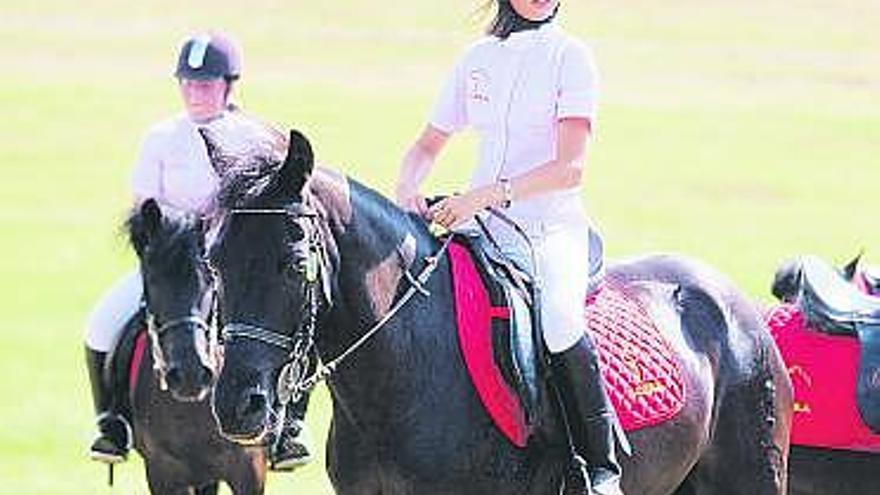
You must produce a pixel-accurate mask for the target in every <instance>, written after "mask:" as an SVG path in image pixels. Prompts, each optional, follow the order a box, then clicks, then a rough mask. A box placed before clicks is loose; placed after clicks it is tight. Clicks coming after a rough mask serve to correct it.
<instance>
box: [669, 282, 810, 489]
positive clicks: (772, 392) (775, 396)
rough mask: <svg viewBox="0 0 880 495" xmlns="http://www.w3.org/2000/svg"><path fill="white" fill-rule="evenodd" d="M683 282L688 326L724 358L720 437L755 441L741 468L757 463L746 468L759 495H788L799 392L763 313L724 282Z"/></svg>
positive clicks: (705, 347)
mask: <svg viewBox="0 0 880 495" xmlns="http://www.w3.org/2000/svg"><path fill="white" fill-rule="evenodd" d="M701 271H702V270H701ZM703 275H706V273H705V272H703ZM705 280H708V282H706V281H705ZM679 282H682V283H683V284H682V285H679V288H678V291H677V296H678V297H677V300H678V303H679V305H680V311H681V318H682V325H683V326H684V327H685V328H686V329H687V331H688V333H689V335H690V336H691V338H692V339H693V342H694V343H695V344H696V345H697V346H698V348H700V350H702V351H704V352H707V353H708V354H709V355H713V354H714V355H715V356H717V366H718V368H717V370H716V372H717V374H718V380H717V381H716V398H717V400H716V402H715V404H714V407H713V418H714V421H713V424H714V425H715V429H716V435H719V436H721V435H724V436H729V438H730V441H731V442H752V444H751V445H742V447H744V448H745V451H746V452H752V453H753V455H751V456H746V457H744V458H743V459H742V460H740V462H741V463H749V462H754V463H756V464H755V465H753V466H748V467H747V466H746V465H744V464H740V467H742V468H747V469H748V470H747V471H746V472H750V473H756V474H758V476H759V477H760V479H756V480H753V482H754V483H756V484H755V485H753V486H755V487H756V489H757V490H759V491H758V492H757V493H785V491H784V490H785V489H786V488H785V487H786V484H787V459H788V445H789V444H788V434H789V431H790V427H791V414H792V413H791V408H792V403H793V397H792V389H791V383H790V381H789V378H788V373H787V372H786V369H785V365H784V363H783V361H782V357H781V355H780V354H779V351H778V349H777V348H776V345H775V343H774V341H773V338H772V336H771V335H770V332H769V329H768V328H767V326H766V323H765V322H764V318H763V316H762V314H761V312H760V310H759V309H758V308H757V307H756V306H755V305H754V304H753V303H752V301H751V300H749V299H747V298H746V297H745V296H744V295H742V294H741V293H740V292H739V291H738V290H737V289H736V288H735V287H734V286H733V284H732V283H730V282H729V281H727V280H726V279H725V278H723V277H720V276H719V277H712V278H710V279H704V277H697V279H694V278H693V276H692V274H689V275H686V276H684V277H682V278H681V279H680V280H679ZM743 432H748V433H747V434H745V435H743Z"/></svg>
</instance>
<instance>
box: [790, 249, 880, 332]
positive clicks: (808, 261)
mask: <svg viewBox="0 0 880 495" xmlns="http://www.w3.org/2000/svg"><path fill="white" fill-rule="evenodd" d="M800 271H801V288H800V292H799V297H798V301H799V304H800V306H801V308H802V309H803V310H804V315H805V316H806V317H807V321H809V322H810V323H811V324H813V325H814V326H815V327H816V328H817V329H819V330H822V331H825V332H827V333H830V334H835V335H841V334H842V335H855V334H856V333H858V327H859V326H865V325H868V326H877V327H880V298H876V297H872V296H868V295H866V294H863V293H861V292H859V290H858V289H857V288H856V287H855V286H854V285H853V284H851V283H849V282H847V281H846V280H844V279H843V277H842V276H841V274H840V272H838V271H837V270H836V269H834V268H833V267H832V266H831V265H829V264H828V263H826V262H825V261H823V260H822V259H820V258H818V257H815V256H804V257H802V258H801V260H800Z"/></svg>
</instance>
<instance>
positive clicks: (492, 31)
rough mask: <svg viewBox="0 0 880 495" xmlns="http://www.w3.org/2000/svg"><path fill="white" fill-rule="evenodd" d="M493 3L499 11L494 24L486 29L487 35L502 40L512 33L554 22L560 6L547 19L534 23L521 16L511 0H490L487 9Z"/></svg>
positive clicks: (493, 20)
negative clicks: (511, 3)
mask: <svg viewBox="0 0 880 495" xmlns="http://www.w3.org/2000/svg"><path fill="white" fill-rule="evenodd" d="M492 3H495V4H497V7H498V10H497V11H496V12H495V18H494V19H492V22H491V23H490V24H489V27H488V28H487V29H486V34H489V35H492V36H497V37H498V38H501V39H506V38H507V37H508V36H510V35H511V34H512V33H515V32H517V31H525V30H528V29H537V28H539V27H541V26H543V25H544V24H546V23H548V22H550V21H552V20H553V18H554V17H556V13H557V12H559V5H557V6H556V10H554V11H553V13H552V14H550V16H549V17H547V18H546V19H543V20H540V21H532V20H529V19H526V18H525V17H523V16H521V15H519V14H518V13H517V12H516V10H514V8H513V6H512V5H510V0H489V2H488V3H487V4H486V8H489V6H490V5H491V4H492Z"/></svg>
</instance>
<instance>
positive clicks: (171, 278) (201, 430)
mask: <svg viewBox="0 0 880 495" xmlns="http://www.w3.org/2000/svg"><path fill="white" fill-rule="evenodd" d="M127 227H128V232H129V237H130V240H131V244H132V246H133V247H134V249H135V251H136V252H137V255H138V258H139V259H140V268H141V273H142V275H143V279H144V293H145V299H146V303H147V307H146V311H147V320H148V326H149V339H150V341H151V343H150V345H151V348H152V352H145V353H144V357H143V361H142V363H141V366H140V368H139V370H138V372H137V381H136V386H135V389H134V390H132V391H131V393H130V397H129V399H130V413H131V417H132V423H133V430H134V442H135V448H136V449H137V451H138V452H139V453H140V454H141V456H142V457H143V459H144V462H145V464H146V471H147V481H148V483H149V486H150V491H151V492H152V493H156V494H163V495H173V494H191V493H196V494H198V495H210V494H215V493H217V490H218V484H219V481H225V482H226V483H227V484H228V485H229V486H230V488H231V489H232V492H233V493H235V494H236V495H252V494H261V493H263V487H264V483H265V474H266V461H265V456H264V452H263V451H262V450H260V449H252V448H245V447H242V446H240V445H238V444H235V443H233V442H230V441H229V440H227V439H225V438H223V437H221V436H220V435H219V433H218V431H217V426H216V422H215V421H214V418H213V416H212V414H211V407H210V402H209V401H208V400H206V397H207V396H208V393H209V391H210V388H211V385H212V384H213V381H214V375H215V373H216V369H217V363H216V360H217V357H218V353H216V352H213V351H212V350H209V346H208V343H209V341H210V340H211V339H209V336H208V332H209V325H208V323H207V318H208V316H209V314H210V309H211V308H210V306H211V299H212V294H213V291H212V290H211V284H212V278H211V275H210V272H209V271H208V266H207V263H206V261H205V248H204V233H203V227H202V221H201V220H200V219H199V218H198V217H197V216H195V215H192V214H184V213H180V212H176V211H172V210H170V209H167V208H166V209H164V211H163V209H160V207H159V206H158V205H157V203H156V202H155V201H154V200H152V199H151V200H147V201H146V202H144V203H143V205H142V206H141V207H140V208H136V209H135V210H134V211H133V213H132V215H131V216H130V218H129V220H128V222H127ZM154 368H155V372H154ZM165 389H170V390H165Z"/></svg>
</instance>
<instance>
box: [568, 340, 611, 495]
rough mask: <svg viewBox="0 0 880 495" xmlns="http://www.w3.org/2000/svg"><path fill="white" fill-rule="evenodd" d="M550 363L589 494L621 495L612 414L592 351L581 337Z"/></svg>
mask: <svg viewBox="0 0 880 495" xmlns="http://www.w3.org/2000/svg"><path fill="white" fill-rule="evenodd" d="M552 360H553V374H554V377H555V380H556V385H557V387H558V388H559V393H560V395H561V396H562V403H563V407H564V409H565V417H566V420H567V421H568V428H569V432H570V434H571V442H572V445H573V446H574V449H575V452H576V453H577V454H578V456H580V457H581V458H582V459H583V461H584V462H585V463H586V469H587V474H588V475H589V479H590V486H591V488H592V492H593V493H596V494H599V495H623V492H622V491H621V488H620V478H621V468H620V464H619V463H618V462H617V455H616V453H615V430H614V421H615V417H614V414H615V413H614V410H613V409H612V407H611V405H610V404H609V402H608V397H607V396H606V395H605V388H604V385H603V383H602V378H601V375H600V373H599V360H598V356H597V355H596V349H595V348H594V347H593V344H592V342H591V341H590V340H589V339H588V338H587V337H586V336H584V337H581V339H580V340H578V342H577V343H576V344H575V345H574V346H573V347H571V348H570V349H568V350H566V351H563V352H561V353H559V354H554V355H553V358H552Z"/></svg>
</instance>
